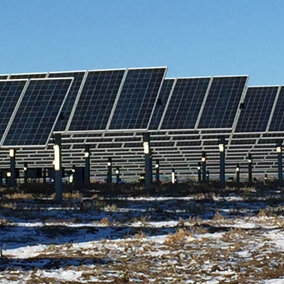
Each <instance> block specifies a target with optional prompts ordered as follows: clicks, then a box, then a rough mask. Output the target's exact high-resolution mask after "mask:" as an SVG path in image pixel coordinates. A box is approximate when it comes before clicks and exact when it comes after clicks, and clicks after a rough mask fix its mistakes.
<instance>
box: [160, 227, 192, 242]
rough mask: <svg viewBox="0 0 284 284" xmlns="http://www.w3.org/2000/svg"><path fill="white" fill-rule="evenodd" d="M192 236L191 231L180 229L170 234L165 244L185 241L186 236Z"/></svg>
mask: <svg viewBox="0 0 284 284" xmlns="http://www.w3.org/2000/svg"><path fill="white" fill-rule="evenodd" d="M191 236H192V233H191V232H188V231H185V230H183V229H178V230H177V232H176V233H175V234H170V235H169V236H168V237H167V238H166V240H165V242H164V244H165V245H168V246H170V245H173V244H176V243H180V242H183V241H185V238H186V237H191Z"/></svg>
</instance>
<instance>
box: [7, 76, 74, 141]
mask: <svg viewBox="0 0 284 284" xmlns="http://www.w3.org/2000/svg"><path fill="white" fill-rule="evenodd" d="M71 82H72V79H52V80H31V81H30V82H29V85H28V88H27V90H26V92H25V94H24V97H23V99H22V101H21V103H20V106H19V108H18V110H17V112H16V115H15V117H14V119H13V121H12V124H11V126H10V128H9V130H8V133H7V136H6V138H5V140H4V143H3V145H4V146H15V147H16V146H32V145H42V146H45V145H46V144H47V142H48V139H49V137H50V134H51V131H52V129H53V126H54V124H55V122H56V118H57V116H58V114H59V111H60V108H61V106H62V103H63V101H64V98H65V96H66V94H67V91H68V88H69V86H70V84H71Z"/></svg>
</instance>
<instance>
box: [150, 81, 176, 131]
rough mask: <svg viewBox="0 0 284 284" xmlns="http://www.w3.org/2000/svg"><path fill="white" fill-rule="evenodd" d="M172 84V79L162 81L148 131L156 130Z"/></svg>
mask: <svg viewBox="0 0 284 284" xmlns="http://www.w3.org/2000/svg"><path fill="white" fill-rule="evenodd" d="M174 82H175V80H174V79H165V80H164V81H163V85H162V88H161V91H160V93H159V98H158V100H157V103H156V106H155V109H154V112H153V116H152V119H151V124H150V127H149V129H158V127H159V125H160V122H161V118H162V115H163V112H164V110H165V107H166V104H167V101H168V98H169V96H170V93H171V90H172V87H173V84H174Z"/></svg>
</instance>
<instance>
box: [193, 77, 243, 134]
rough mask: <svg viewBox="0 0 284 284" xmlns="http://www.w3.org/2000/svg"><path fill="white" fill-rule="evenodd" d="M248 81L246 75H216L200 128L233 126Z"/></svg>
mask: <svg viewBox="0 0 284 284" xmlns="http://www.w3.org/2000/svg"><path fill="white" fill-rule="evenodd" d="M246 81H247V77H246V76H238V77H215V78H214V79H213V82H212V85H211V87H210V90H209V93H208V97H207V100H206V103H205V106H204V108H203V111H202V115H201V119H200V122H199V125H198V128H230V127H232V125H233V122H234V118H235V115H236V112H237V109H238V105H239V102H240V99H241V96H242V93H243V91H244V88H245V84H246Z"/></svg>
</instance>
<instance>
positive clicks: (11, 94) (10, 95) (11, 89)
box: [0, 80, 26, 138]
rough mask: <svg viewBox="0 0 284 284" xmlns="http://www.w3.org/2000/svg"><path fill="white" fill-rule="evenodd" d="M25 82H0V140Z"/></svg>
mask: <svg viewBox="0 0 284 284" xmlns="http://www.w3.org/2000/svg"><path fill="white" fill-rule="evenodd" d="M25 84H26V81H25V80H23V81H9V80H8V81H1V82H0V114H1V115H0V138H2V135H3V134H4V131H5V129H6V127H7V125H8V122H9V120H10V117H11V115H12V113H13V111H14V109H15V106H16V104H17V102H18V99H19V97H20V95H21V93H22V91H23V89H24V86H25Z"/></svg>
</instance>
